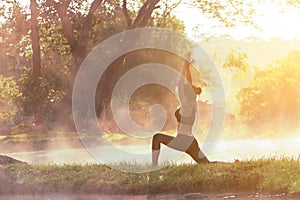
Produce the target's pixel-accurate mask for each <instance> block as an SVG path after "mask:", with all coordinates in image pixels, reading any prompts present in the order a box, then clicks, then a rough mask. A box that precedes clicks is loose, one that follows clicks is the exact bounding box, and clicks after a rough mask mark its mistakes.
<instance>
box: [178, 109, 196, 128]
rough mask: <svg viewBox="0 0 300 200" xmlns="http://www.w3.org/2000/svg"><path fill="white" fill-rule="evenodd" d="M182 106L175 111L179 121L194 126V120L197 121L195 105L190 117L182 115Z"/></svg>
mask: <svg viewBox="0 0 300 200" xmlns="http://www.w3.org/2000/svg"><path fill="white" fill-rule="evenodd" d="M179 111H180V108H178V109H177V110H176V111H175V117H176V119H177V122H179V123H182V124H188V125H191V126H193V124H194V121H195V113H196V109H195V106H193V110H192V114H191V115H190V116H188V117H185V116H182V115H181V114H180V113H179Z"/></svg>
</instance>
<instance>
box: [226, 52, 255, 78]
mask: <svg viewBox="0 0 300 200" xmlns="http://www.w3.org/2000/svg"><path fill="white" fill-rule="evenodd" d="M247 58H248V56H247V54H246V53H237V52H236V51H235V50H231V51H230V52H229V54H228V56H227V58H226V61H225V64H223V67H224V68H225V69H229V70H230V71H232V72H234V75H233V78H236V79H242V78H243V75H245V74H246V73H248V72H249V67H250V66H249V64H248V63H247Z"/></svg>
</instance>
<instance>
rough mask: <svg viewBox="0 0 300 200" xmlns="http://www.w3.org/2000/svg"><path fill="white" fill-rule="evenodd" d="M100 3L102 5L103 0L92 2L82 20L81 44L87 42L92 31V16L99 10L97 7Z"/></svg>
mask: <svg viewBox="0 0 300 200" xmlns="http://www.w3.org/2000/svg"><path fill="white" fill-rule="evenodd" d="M101 3H104V1H103V0H94V1H93V3H92V5H91V7H90V10H89V13H88V14H87V16H86V17H85V18H84V23H83V26H82V29H81V43H83V44H84V43H86V42H87V41H88V38H89V33H90V31H91V29H92V25H93V24H92V23H93V15H94V14H95V12H96V10H97V9H98V8H99V6H100V5H101Z"/></svg>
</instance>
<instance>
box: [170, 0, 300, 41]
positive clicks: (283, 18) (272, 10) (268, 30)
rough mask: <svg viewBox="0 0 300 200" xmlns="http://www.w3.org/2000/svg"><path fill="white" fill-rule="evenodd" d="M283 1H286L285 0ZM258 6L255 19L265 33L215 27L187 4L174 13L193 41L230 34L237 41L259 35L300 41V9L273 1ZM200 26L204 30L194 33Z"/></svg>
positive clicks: (244, 28)
mask: <svg viewBox="0 0 300 200" xmlns="http://www.w3.org/2000/svg"><path fill="white" fill-rule="evenodd" d="M281 1H282V2H283V1H284V0H281ZM253 2H254V1H253ZM254 6H255V10H256V12H257V15H256V16H255V17H254V20H255V21H256V22H257V24H258V26H259V27H260V28H261V29H262V31H259V30H257V29H255V28H253V27H243V26H238V27H235V28H232V29H225V28H212V26H211V21H210V20H208V19H207V18H205V17H204V16H203V15H202V13H201V12H200V11H199V10H198V9H197V8H193V7H191V6H188V5H186V4H180V5H179V6H178V7H177V8H176V9H175V10H174V12H173V14H174V15H176V16H177V17H178V18H179V19H181V20H182V21H183V22H184V23H185V26H186V32H187V33H188V36H189V37H192V38H193V39H199V38H198V37H197V36H199V35H201V34H203V33H204V34H210V35H218V34H229V35H231V36H233V37H234V38H236V39H244V38H246V37H249V36H256V37H259V38H262V39H266V40H268V39H270V38H272V37H280V38H281V39H283V40H289V39H299V40H300V25H299V24H300V23H299V19H300V8H298V10H297V9H296V8H292V7H288V6H287V5H285V4H284V3H282V4H281V7H279V6H276V5H274V4H272V1H270V0H263V1H261V3H260V4H255V5H254ZM198 24H201V29H198V30H197V31H195V30H193V29H194V28H195V27H196V26H197V25H198Z"/></svg>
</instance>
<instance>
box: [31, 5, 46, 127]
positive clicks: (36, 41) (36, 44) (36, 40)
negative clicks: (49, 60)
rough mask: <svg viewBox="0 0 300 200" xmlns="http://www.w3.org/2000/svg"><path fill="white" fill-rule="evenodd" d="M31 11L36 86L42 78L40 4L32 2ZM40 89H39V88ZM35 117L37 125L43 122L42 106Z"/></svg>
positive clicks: (35, 113)
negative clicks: (39, 27) (39, 24)
mask: <svg viewBox="0 0 300 200" xmlns="http://www.w3.org/2000/svg"><path fill="white" fill-rule="evenodd" d="M30 11H31V20H30V22H31V24H30V28H31V40H32V73H33V79H34V80H33V81H34V83H35V84H39V78H40V77H41V53H40V37H39V29H38V4H37V2H36V0H30ZM37 88H38V87H37ZM34 115H35V121H36V124H37V125H38V124H41V123H42V122H43V109H42V105H36V106H35V108H34Z"/></svg>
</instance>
